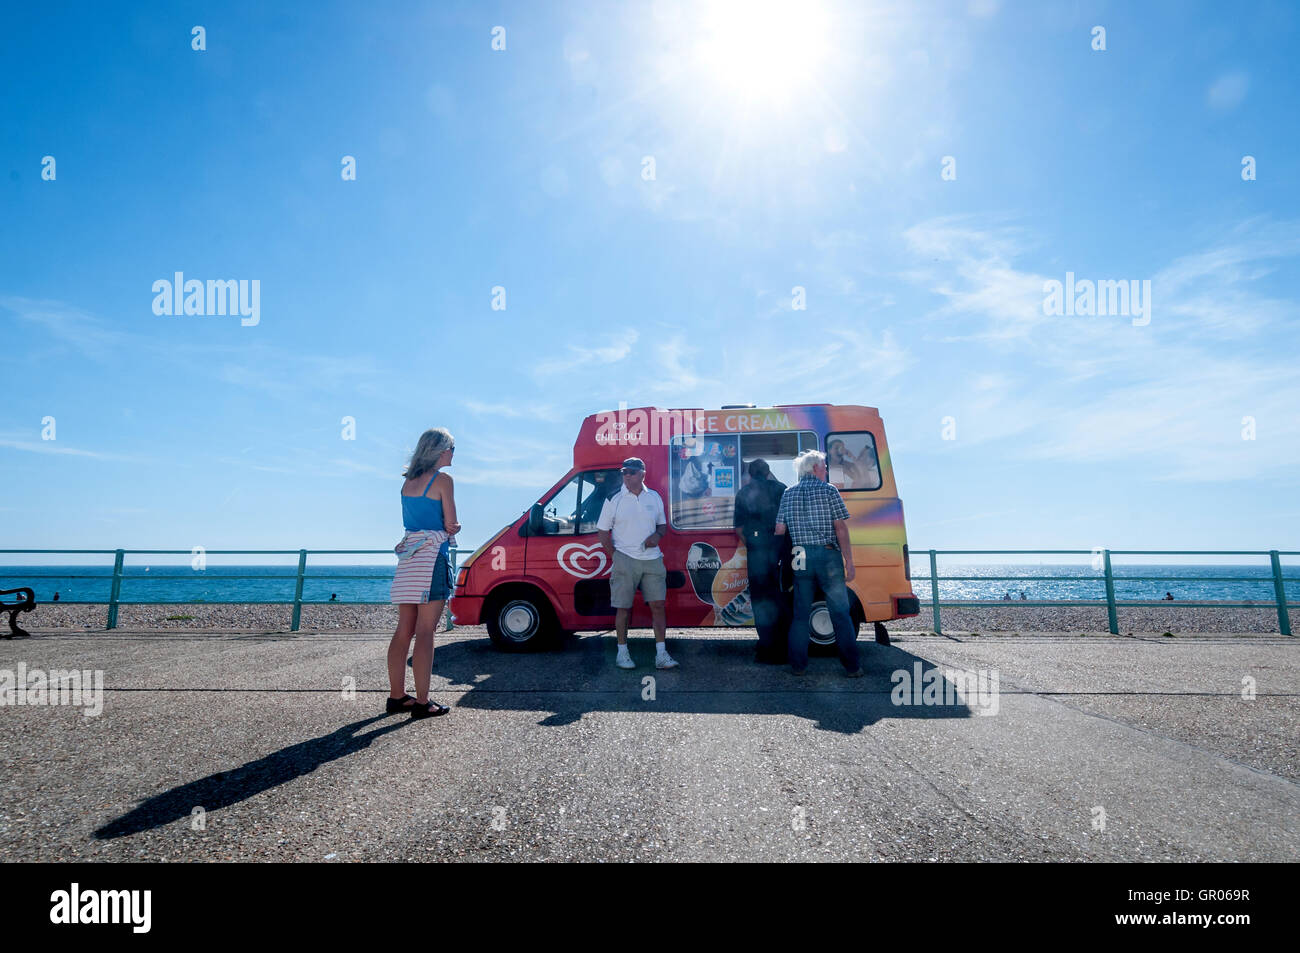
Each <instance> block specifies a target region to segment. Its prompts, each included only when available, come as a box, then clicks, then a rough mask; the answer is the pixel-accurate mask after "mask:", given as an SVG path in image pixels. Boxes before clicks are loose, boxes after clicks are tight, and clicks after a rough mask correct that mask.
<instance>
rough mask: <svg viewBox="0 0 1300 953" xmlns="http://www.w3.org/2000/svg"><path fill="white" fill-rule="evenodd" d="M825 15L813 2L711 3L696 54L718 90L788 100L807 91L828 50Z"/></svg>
mask: <svg viewBox="0 0 1300 953" xmlns="http://www.w3.org/2000/svg"><path fill="white" fill-rule="evenodd" d="M829 28H830V24H829V20H828V18H827V16H826V12H825V10H824V9H822V8H821V7H820V6H819V5H818V4H817V3H815V2H813V0H799V2H787V0H745V2H740V0H715V2H713V3H712V4H710V6H709V7H708V9H707V10H706V12H705V13H704V15H703V19H702V22H701V24H700V33H699V42H698V47H697V55H698V58H699V62H700V64H701V66H703V67H704V69H705V71H706V72H707V74H708V75H709V76H710V77H711V78H712V79H713V80H714V81H715V82H716V83H717V84H718V85H719V86H720V87H723V88H725V89H728V90H730V91H731V92H732V93H733V94H737V95H739V96H740V97H742V98H745V99H751V100H757V99H763V100H768V101H775V102H784V101H788V100H789V99H790V98H791V97H792V96H794V95H796V94H798V93H801V92H803V91H805V90H807V89H808V88H809V87H810V86H812V85H813V84H814V83H815V81H816V79H817V77H818V75H819V73H820V71H821V69H822V67H823V61H824V59H825V57H826V55H827V52H828V50H829V48H830V43H829V35H828V31H829Z"/></svg>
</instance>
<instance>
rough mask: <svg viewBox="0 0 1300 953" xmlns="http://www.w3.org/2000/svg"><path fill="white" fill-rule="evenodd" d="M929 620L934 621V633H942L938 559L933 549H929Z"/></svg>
mask: <svg viewBox="0 0 1300 953" xmlns="http://www.w3.org/2000/svg"><path fill="white" fill-rule="evenodd" d="M930 621H931V622H933V623H934V634H935V635H943V624H942V623H941V622H940V621H939V561H938V560H937V559H936V558H935V554H934V550H933V549H932V550H930Z"/></svg>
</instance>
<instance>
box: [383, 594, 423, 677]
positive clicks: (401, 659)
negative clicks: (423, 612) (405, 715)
mask: <svg viewBox="0 0 1300 953" xmlns="http://www.w3.org/2000/svg"><path fill="white" fill-rule="evenodd" d="M418 608H420V607H419V606H416V605H411V604H402V605H399V606H398V607H397V631H396V632H394V633H393V641H391V642H389V643H388V697H389V698H401V697H402V696H404V695H405V694H406V654H407V653H408V652H409V651H410V650H411V636H413V635H415V621H416V610H417V609H418Z"/></svg>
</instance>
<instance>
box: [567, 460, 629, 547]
mask: <svg viewBox="0 0 1300 953" xmlns="http://www.w3.org/2000/svg"><path fill="white" fill-rule="evenodd" d="M621 489H623V471H622V470H621V469H619V468H617V467H615V468H614V469H612V470H591V471H589V472H587V473H584V474H582V486H581V487H579V489H578V532H579V533H594V532H596V520H598V519H600V511H601V509H602V508H603V507H604V506H605V501H606V500H608V499H609V498H610V497H611V496H613V495H614V494H615V493H617V492H618V491H619V490H621Z"/></svg>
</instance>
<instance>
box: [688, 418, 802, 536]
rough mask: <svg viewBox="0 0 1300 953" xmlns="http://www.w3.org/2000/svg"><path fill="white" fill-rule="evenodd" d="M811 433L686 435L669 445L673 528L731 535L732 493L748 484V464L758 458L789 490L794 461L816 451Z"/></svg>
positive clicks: (733, 496) (734, 494)
mask: <svg viewBox="0 0 1300 953" xmlns="http://www.w3.org/2000/svg"><path fill="white" fill-rule="evenodd" d="M816 449H817V435H816V434H815V433H813V432H812V431H810V430H804V431H786V432H771V433H739V434H734V433H727V434H684V435H679V436H676V437H673V439H672V443H671V445H670V454H669V455H670V458H671V464H672V469H671V473H670V475H669V490H670V492H669V495H670V497H671V500H670V501H669V514H670V515H669V519H670V520H671V521H672V524H673V526H674V528H676V529H718V530H727V531H728V532H730V531H731V524H732V512H733V510H734V508H735V499H736V493H737V492H739V490H740V489H741V487H743V486H744V485H745V484H746V483H748V482H749V464H750V462H751V461H753V460H757V459H759V458H762V459H763V460H766V461H767V463H768V465H769V466H770V467H771V468H772V475H773V476H775V477H776V478H777V479H778V480H780V481H781V482H782V483H784V484H785V485H786V486H790V485H791V484H793V483H794V482H795V477H794V458H795V457H797V456H798V455H799V452H800V451H801V450H816Z"/></svg>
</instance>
